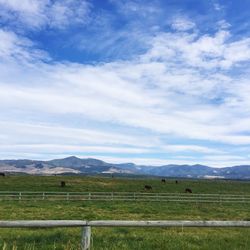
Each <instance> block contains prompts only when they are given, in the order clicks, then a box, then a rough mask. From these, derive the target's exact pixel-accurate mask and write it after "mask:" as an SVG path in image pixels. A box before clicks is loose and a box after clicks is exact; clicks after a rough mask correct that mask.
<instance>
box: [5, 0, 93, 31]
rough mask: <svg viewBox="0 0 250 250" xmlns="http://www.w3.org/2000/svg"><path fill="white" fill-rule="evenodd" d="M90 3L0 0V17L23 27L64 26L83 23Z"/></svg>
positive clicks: (65, 0)
mask: <svg viewBox="0 0 250 250" xmlns="http://www.w3.org/2000/svg"><path fill="white" fill-rule="evenodd" d="M90 6H91V5H90V4H89V2H88V1H85V0H60V1H58V0H56V1H52V0H23V1H21V3H20V1H18V0H0V17H1V20H2V21H4V22H7V23H9V24H10V25H14V26H20V25H22V26H24V27H25V29H40V28H44V27H51V28H60V29H61V28H65V27H67V26H69V25H72V24H84V23H85V22H86V21H87V20H88V14H89V9H90Z"/></svg>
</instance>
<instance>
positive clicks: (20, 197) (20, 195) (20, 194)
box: [19, 192, 22, 200]
mask: <svg viewBox="0 0 250 250" xmlns="http://www.w3.org/2000/svg"><path fill="white" fill-rule="evenodd" d="M21 199H22V193H21V192H20V193H19V200H21Z"/></svg>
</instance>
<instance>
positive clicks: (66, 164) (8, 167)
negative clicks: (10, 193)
mask: <svg viewBox="0 0 250 250" xmlns="http://www.w3.org/2000/svg"><path fill="white" fill-rule="evenodd" d="M0 172H5V173H25V174H40V175H53V174H91V175H93V174H110V175H111V174H113V175H116V174H117V175H150V176H162V177H178V178H207V179H213V178H218V179H245V180H250V165H239V166H232V167H224V168H213V167H209V166H204V165H199V164H196V165H174V164H169V165H163V166H146V165H136V164H134V163H122V164H114V163H107V162H104V161H101V160H98V159H92V158H87V159H81V158H77V157H75V156H70V157H67V158H64V159H55V160H50V161H37V160H26V159H25V160H0Z"/></svg>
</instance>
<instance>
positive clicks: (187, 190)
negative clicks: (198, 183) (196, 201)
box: [185, 188, 193, 193]
mask: <svg viewBox="0 0 250 250" xmlns="http://www.w3.org/2000/svg"><path fill="white" fill-rule="evenodd" d="M185 193H193V192H192V190H191V189H190V188H186V189H185Z"/></svg>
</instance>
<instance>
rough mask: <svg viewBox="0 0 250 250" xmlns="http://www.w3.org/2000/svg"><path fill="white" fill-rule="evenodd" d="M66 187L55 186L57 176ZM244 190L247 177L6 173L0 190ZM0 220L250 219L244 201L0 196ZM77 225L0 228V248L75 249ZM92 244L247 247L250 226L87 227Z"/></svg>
mask: <svg viewBox="0 0 250 250" xmlns="http://www.w3.org/2000/svg"><path fill="white" fill-rule="evenodd" d="M62 180H64V181H66V187H65V188H61V187H60V181H62ZM145 184H149V185H152V187H153V190H152V191H151V192H170V193H172V192H177V193H178V192H179V193H183V191H184V189H185V188H186V187H189V188H191V189H192V190H193V192H194V193H204V194H205V193H210V194H211V193H215V194H217V193H221V194H248V195H250V182H240V181H223V180H220V181H206V180H179V184H177V185H176V184H175V180H167V183H166V184H163V183H161V182H160V179H128V178H127V179H125V178H114V179H111V178H103V177H78V176H53V177H42V176H36V177H34V176H7V177H5V178H1V179H0V191H65V192H71V191H72V192H73V191H83V192H84V191H107V192H108V191H124V192H125V191H129V192H145V191H144V190H143V187H144V185H145ZM0 219H1V220H15V219H17V220H18V219H20V220H24V219H27V220H32V219H47V220H48V219H56V220H60V219H68V220H71V219H80V220H81V219H82V220H105V219H111V220H112V219H117V220H250V208H249V205H248V204H244V203H241V204H237V203H234V204H229V203H226V204H224V203H222V204H218V203H208V204H205V203H198V204H196V203H174V202H134V201H127V202H124V201H121V202H118V201H103V202H101V201H46V200H45V201H1V202H0ZM80 234H81V229H79V228H67V229H36V230H34V229H0V249H5V250H7V249H18V250H19V249H79V247H80V245H79V244H80ZM92 249H137V250H138V249H146V250H147V249H148V250H149V249H150V250H151V249H250V228H249V229H248V228H225V229H222V228H221V229H214V228H169V229H167V228H163V229H160V228H93V229H92Z"/></svg>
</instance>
